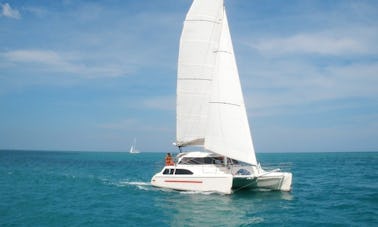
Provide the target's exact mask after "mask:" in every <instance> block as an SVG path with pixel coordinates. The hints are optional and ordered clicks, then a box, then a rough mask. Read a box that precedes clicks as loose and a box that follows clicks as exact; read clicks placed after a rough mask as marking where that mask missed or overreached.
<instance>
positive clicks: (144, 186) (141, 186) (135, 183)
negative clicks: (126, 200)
mask: <svg viewBox="0 0 378 227" xmlns="http://www.w3.org/2000/svg"><path fill="white" fill-rule="evenodd" d="M116 185H117V186H119V187H128V186H132V187H136V188H138V189H140V190H145V191H150V190H153V187H152V185H151V183H150V182H142V181H119V182H118V183H117V184H116Z"/></svg>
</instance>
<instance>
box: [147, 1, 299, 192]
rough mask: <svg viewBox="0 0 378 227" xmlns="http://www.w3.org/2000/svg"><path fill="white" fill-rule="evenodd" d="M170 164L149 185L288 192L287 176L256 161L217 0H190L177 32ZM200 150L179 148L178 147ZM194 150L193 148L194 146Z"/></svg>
mask: <svg viewBox="0 0 378 227" xmlns="http://www.w3.org/2000/svg"><path fill="white" fill-rule="evenodd" d="M176 110H177V112H176V114H177V116H176V120H177V123H176V124H177V128H176V142H175V145H176V146H177V147H178V148H179V149H180V153H179V154H178V155H177V157H176V164H175V165H167V166H165V167H164V168H163V169H162V170H161V171H160V172H159V173H156V174H155V175H154V176H153V177H152V179H151V184H152V185H154V186H156V187H162V188H171V189H176V190H194V191H216V192H220V193H225V194H230V193H232V192H233V191H235V190H240V189H254V188H257V189H270V190H281V191H290V190H291V183H292V174H291V173H289V172H281V171H280V170H279V169H275V170H272V171H265V170H263V169H262V168H261V166H260V164H259V163H258V162H257V160H256V155H255V149H254V147H253V143H252V136H251V132H250V129H249V123H248V117H247V112H246V108H245V105H244V99H243V93H242V89H241V85H240V80H239V73H238V69H237V65H236V61H235V56H234V50H233V46H232V40H231V35H230V31H229V26H228V22H227V15H226V11H225V8H224V3H223V0H211V1H204V0H194V1H193V4H192V6H191V7H190V10H189V12H188V14H187V15H186V18H185V22H184V28H183V31H182V34H181V40H180V51H179V59H178V73H177V104H176ZM188 146H196V147H200V148H202V150H199V151H198V150H197V151H190V152H181V150H182V148H183V147H188ZM197 149H198V148H197Z"/></svg>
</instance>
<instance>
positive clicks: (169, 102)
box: [143, 95, 176, 111]
mask: <svg viewBox="0 0 378 227" xmlns="http://www.w3.org/2000/svg"><path fill="white" fill-rule="evenodd" d="M143 105H144V106H145V107H147V108H150V109H156V110H168V111H174V110H175V108H176V96H173V95H172V96H158V97H152V98H149V99H146V100H144V101H143Z"/></svg>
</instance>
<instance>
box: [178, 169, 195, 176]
mask: <svg viewBox="0 0 378 227" xmlns="http://www.w3.org/2000/svg"><path fill="white" fill-rule="evenodd" d="M175 174H180V175H192V174H193V172H192V171H190V170H187V169H176V172H175Z"/></svg>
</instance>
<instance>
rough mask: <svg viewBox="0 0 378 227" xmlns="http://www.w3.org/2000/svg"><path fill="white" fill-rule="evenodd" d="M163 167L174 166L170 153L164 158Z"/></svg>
mask: <svg viewBox="0 0 378 227" xmlns="http://www.w3.org/2000/svg"><path fill="white" fill-rule="evenodd" d="M165 165H166V166H173V165H175V163H174V161H173V159H172V156H171V153H167V155H166V156H165Z"/></svg>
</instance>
